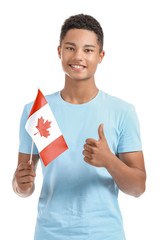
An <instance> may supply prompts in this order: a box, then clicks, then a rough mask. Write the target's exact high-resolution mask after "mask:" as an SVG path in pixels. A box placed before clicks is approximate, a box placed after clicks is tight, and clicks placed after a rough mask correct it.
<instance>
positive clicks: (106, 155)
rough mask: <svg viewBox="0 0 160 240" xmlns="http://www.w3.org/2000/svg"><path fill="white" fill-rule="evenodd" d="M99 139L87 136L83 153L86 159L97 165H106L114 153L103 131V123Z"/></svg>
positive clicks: (99, 130) (100, 126) (99, 131)
mask: <svg viewBox="0 0 160 240" xmlns="http://www.w3.org/2000/svg"><path fill="white" fill-rule="evenodd" d="M98 135H99V139H98V140H95V139H93V138H87V139H86V144H84V150H83V152H82V154H83V155H84V156H85V157H84V161H85V162H87V163H88V164H91V165H93V166H95V167H105V166H106V163H107V161H108V159H110V157H111V155H112V154H113V153H112V152H111V150H110V148H109V146H108V143H107V140H106V138H105V135H104V132H103V123H101V124H100V125H99V128H98Z"/></svg>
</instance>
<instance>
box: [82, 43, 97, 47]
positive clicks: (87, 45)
mask: <svg viewBox="0 0 160 240" xmlns="http://www.w3.org/2000/svg"><path fill="white" fill-rule="evenodd" d="M84 47H93V48H95V47H96V46H94V45H91V44H86V45H84Z"/></svg>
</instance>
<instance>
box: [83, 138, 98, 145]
mask: <svg viewBox="0 0 160 240" xmlns="http://www.w3.org/2000/svg"><path fill="white" fill-rule="evenodd" d="M86 143H87V144H89V145H91V146H97V140H95V139H93V138H87V139H86Z"/></svg>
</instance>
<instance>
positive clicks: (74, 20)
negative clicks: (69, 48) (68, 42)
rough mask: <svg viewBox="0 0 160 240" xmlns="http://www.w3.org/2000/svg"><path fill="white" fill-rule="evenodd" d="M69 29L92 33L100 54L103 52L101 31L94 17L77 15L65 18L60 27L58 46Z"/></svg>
mask: <svg viewBox="0 0 160 240" xmlns="http://www.w3.org/2000/svg"><path fill="white" fill-rule="evenodd" d="M70 29H86V30H90V31H93V32H94V33H95V34H96V35H97V41H98V44H99V46H100V52H101V51H102V50H103V38H104V34H103V30H102V27H101V25H100V23H99V22H98V21H97V20H96V19H95V18H94V17H92V16H90V15H86V14H78V15H74V16H71V17H69V18H67V19H66V20H65V22H64V24H63V25H62V27H61V33H60V46H61V43H62V40H63V39H64V37H65V36H66V34H67V32H68V31H69V30H70Z"/></svg>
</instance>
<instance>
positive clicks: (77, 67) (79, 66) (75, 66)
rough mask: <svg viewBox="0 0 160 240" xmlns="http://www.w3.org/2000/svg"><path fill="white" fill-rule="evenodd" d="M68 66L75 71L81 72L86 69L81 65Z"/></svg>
mask: <svg viewBox="0 0 160 240" xmlns="http://www.w3.org/2000/svg"><path fill="white" fill-rule="evenodd" d="M69 66H70V67H71V68H73V69H75V70H76V69H77V70H82V69H84V68H86V67H85V66H82V65H76V64H69Z"/></svg>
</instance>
